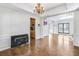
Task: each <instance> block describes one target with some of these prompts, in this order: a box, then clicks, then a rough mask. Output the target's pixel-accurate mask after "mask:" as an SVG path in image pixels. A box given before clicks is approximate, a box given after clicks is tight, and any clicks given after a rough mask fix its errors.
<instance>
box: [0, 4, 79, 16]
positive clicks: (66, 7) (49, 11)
mask: <svg viewBox="0 0 79 59" xmlns="http://www.w3.org/2000/svg"><path fill="white" fill-rule="evenodd" d="M41 4H42V5H43V6H44V13H43V14H42V15H41V16H42V17H45V16H46V17H51V16H52V15H55V14H58V13H62V12H67V11H71V10H75V9H77V8H78V7H79V4H78V3H41ZM0 5H2V6H6V7H8V8H12V9H18V10H23V11H26V12H29V13H31V14H35V13H34V11H33V10H34V6H35V3H3V4H0Z"/></svg>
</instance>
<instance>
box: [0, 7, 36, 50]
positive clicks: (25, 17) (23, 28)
mask: <svg viewBox="0 0 79 59" xmlns="http://www.w3.org/2000/svg"><path fill="white" fill-rule="evenodd" d="M30 16H34V15H31V14H29V13H27V12H24V11H21V10H15V9H10V8H7V7H4V6H0V51H1V50H5V49H8V48H10V46H11V36H13V35H19V34H29V25H30V20H29V17H30ZM34 17H35V16H34Z"/></svg>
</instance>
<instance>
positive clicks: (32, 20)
mask: <svg viewBox="0 0 79 59" xmlns="http://www.w3.org/2000/svg"><path fill="white" fill-rule="evenodd" d="M35 21H36V19H35V18H33V17H30V43H31V44H32V43H33V44H34V43H35Z"/></svg>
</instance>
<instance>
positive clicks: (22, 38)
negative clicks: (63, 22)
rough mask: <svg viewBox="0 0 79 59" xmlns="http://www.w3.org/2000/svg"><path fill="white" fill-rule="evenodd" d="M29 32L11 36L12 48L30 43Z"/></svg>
mask: <svg viewBox="0 0 79 59" xmlns="http://www.w3.org/2000/svg"><path fill="white" fill-rule="evenodd" d="M28 41H29V40H28V34H22V35H14V36H11V48H13V47H17V46H19V45H22V44H26V43H28Z"/></svg>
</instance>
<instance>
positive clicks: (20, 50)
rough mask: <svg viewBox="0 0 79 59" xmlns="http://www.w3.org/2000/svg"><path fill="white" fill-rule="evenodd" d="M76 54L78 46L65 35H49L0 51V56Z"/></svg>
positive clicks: (78, 53)
mask: <svg viewBox="0 0 79 59" xmlns="http://www.w3.org/2000/svg"><path fill="white" fill-rule="evenodd" d="M74 55H75V56H78V55H79V48H78V47H74V46H73V38H72V37H71V36H65V35H51V34H50V35H49V37H44V38H42V39H38V40H36V41H35V42H33V43H31V44H28V45H22V46H19V47H16V48H11V49H7V50H5V51H1V52H0V56H74Z"/></svg>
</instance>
